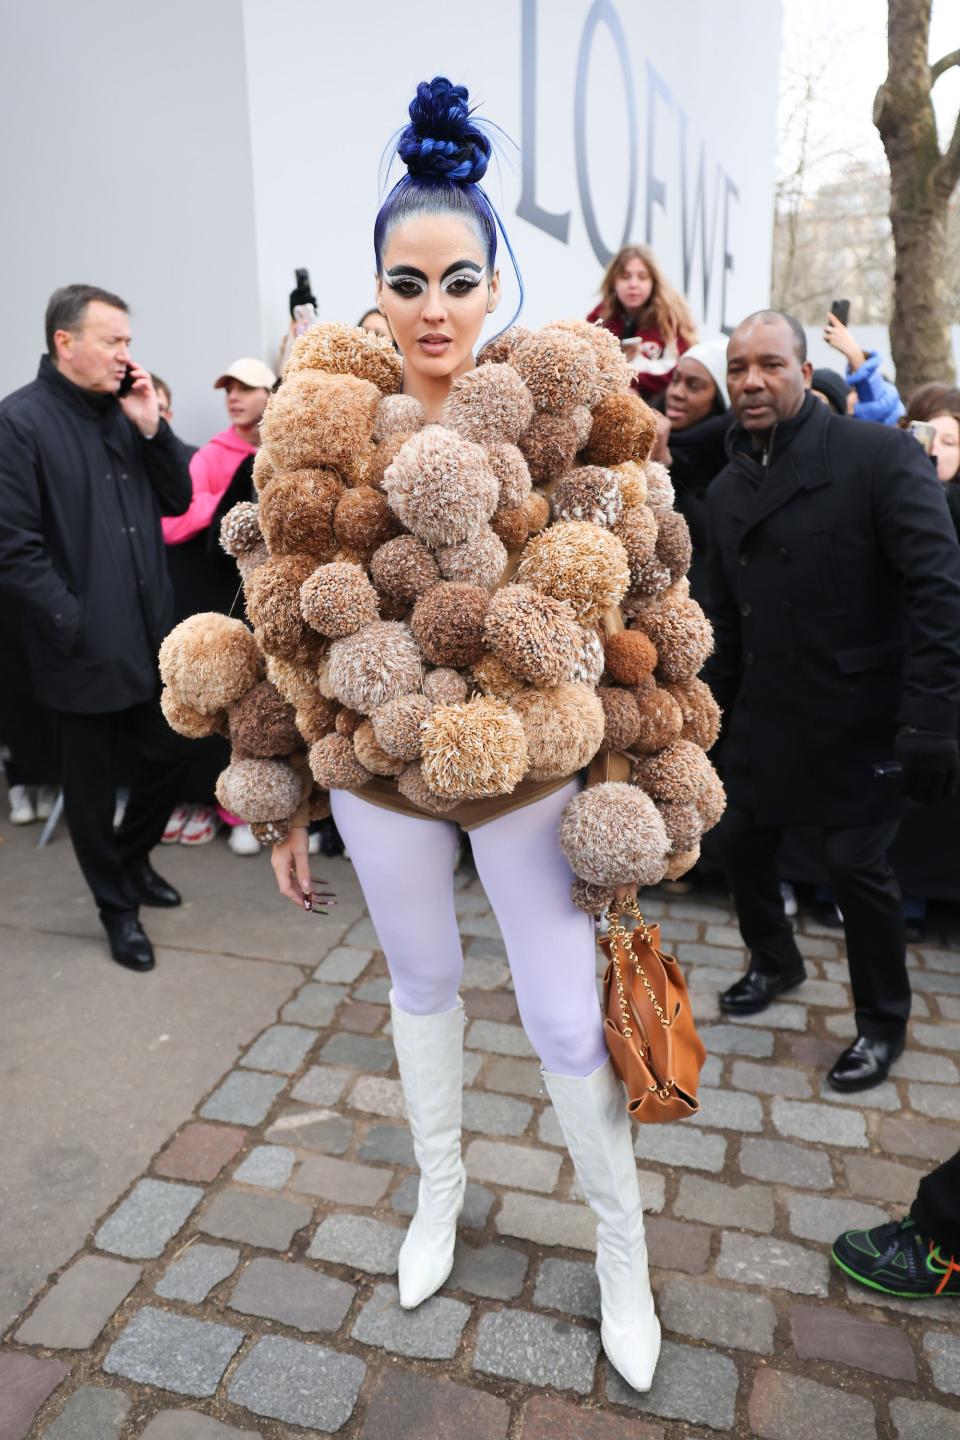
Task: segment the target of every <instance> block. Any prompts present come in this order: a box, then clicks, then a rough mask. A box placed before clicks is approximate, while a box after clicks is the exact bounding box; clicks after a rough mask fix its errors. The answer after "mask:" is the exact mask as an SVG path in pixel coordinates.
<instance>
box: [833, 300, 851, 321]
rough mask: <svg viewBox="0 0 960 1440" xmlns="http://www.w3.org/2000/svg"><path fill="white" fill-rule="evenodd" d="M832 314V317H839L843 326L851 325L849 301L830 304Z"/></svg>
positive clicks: (837, 301)
mask: <svg viewBox="0 0 960 1440" xmlns="http://www.w3.org/2000/svg"><path fill="white" fill-rule="evenodd" d="M830 314H831V315H836V317H837V319H838V320H839V321H840V324H841V325H849V323H850V301H849V300H832V301H831V302H830Z"/></svg>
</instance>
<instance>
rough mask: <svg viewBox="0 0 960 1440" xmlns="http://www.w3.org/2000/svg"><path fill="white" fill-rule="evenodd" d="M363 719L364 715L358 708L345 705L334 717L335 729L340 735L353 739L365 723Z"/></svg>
mask: <svg viewBox="0 0 960 1440" xmlns="http://www.w3.org/2000/svg"><path fill="white" fill-rule="evenodd" d="M363 720H364V717H363V716H362V715H361V714H360V712H359V711H358V710H351V709H350V707H349V706H348V705H344V706H343V707H342V708H341V709H340V710H338V711H337V714H336V716H335V719H334V729H335V730H336V732H337V734H338V735H342V736H344V738H345V739H347V740H352V739H353V737H354V735H356V733H357V731H358V730H359V729H360V726H361V725H362V724H363Z"/></svg>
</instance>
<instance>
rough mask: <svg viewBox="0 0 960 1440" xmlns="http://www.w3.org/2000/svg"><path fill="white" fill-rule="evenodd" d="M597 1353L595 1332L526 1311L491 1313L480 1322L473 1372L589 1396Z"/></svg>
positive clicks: (597, 1346)
mask: <svg viewBox="0 0 960 1440" xmlns="http://www.w3.org/2000/svg"><path fill="white" fill-rule="evenodd" d="M599 1353H600V1337H599V1335H597V1333H596V1331H595V1330H584V1329H583V1328H582V1327H580V1326H579V1325H566V1324H564V1322H563V1321H561V1320H550V1319H548V1318H547V1316H546V1315H534V1314H532V1313H531V1312H530V1311H527V1310H495V1311H490V1312H488V1313H487V1314H486V1315H483V1316H481V1318H480V1324H479V1325H478V1327H477V1339H476V1345H475V1348H474V1355H473V1367H474V1369H475V1370H478V1371H480V1373H481V1374H484V1375H499V1376H500V1377H501V1378H502V1379H504V1380H521V1381H523V1382H524V1383H525V1384H527V1385H553V1386H555V1387H556V1389H558V1390H576V1391H577V1392H578V1393H579V1394H581V1395H589V1394H590V1392H591V1390H592V1389H593V1377H594V1371H595V1370H596V1364H597V1357H598V1355H599Z"/></svg>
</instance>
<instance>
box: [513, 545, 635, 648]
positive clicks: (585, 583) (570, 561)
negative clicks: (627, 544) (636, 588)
mask: <svg viewBox="0 0 960 1440" xmlns="http://www.w3.org/2000/svg"><path fill="white" fill-rule="evenodd" d="M517 580H518V581H519V582H520V583H521V584H523V585H532V586H533V587H534V589H536V590H542V591H543V593H544V594H546V595H553V596H554V597H555V598H556V599H557V600H568V601H569V602H570V604H571V605H572V606H573V610H574V613H575V615H576V617H577V619H578V620H579V621H580V622H581V623H582V624H588V623H590V622H591V621H593V620H595V619H596V618H597V617H598V616H599V615H601V614H602V612H603V611H604V610H606V609H607V608H608V607H610V606H613V605H619V603H620V601H621V600H622V599H623V597H624V595H625V594H626V592H627V586H628V585H629V583H630V570H629V566H628V564H627V552H626V551H625V550H624V548H623V545H622V544H621V542H620V541H619V540H618V539H617V537H616V536H615V535H612V534H611V533H610V531H609V530H601V529H600V527H599V525H590V524H585V523H583V522H581V521H578V520H563V521H561V522H560V523H559V524H557V525H552V526H551V527H550V529H549V530H546V531H545V532H544V533H543V534H542V535H535V536H534V537H533V538H532V539H531V540H530V541H529V542H528V544H527V549H526V552H525V554H524V557H523V560H522V561H521V563H520V568H519V570H518V571H517Z"/></svg>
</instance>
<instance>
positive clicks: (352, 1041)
mask: <svg viewBox="0 0 960 1440" xmlns="http://www.w3.org/2000/svg"><path fill="white" fill-rule="evenodd" d="M320 1058H321V1060H323V1061H325V1062H326V1063H327V1064H329V1065H350V1066H352V1068H353V1069H354V1070H374V1071H376V1072H377V1073H378V1074H383V1073H385V1072H386V1071H387V1070H389V1069H390V1066H391V1065H392V1064H393V1061H394V1053H393V1045H392V1044H391V1043H390V1041H389V1040H385V1039H381V1038H380V1037H379V1036H378V1035H349V1034H347V1033H346V1032H345V1031H341V1032H340V1033H339V1034H337V1035H333V1036H331V1038H330V1039H329V1040H328V1041H327V1043H326V1045H324V1047H323V1049H322V1050H321V1051H320Z"/></svg>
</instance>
